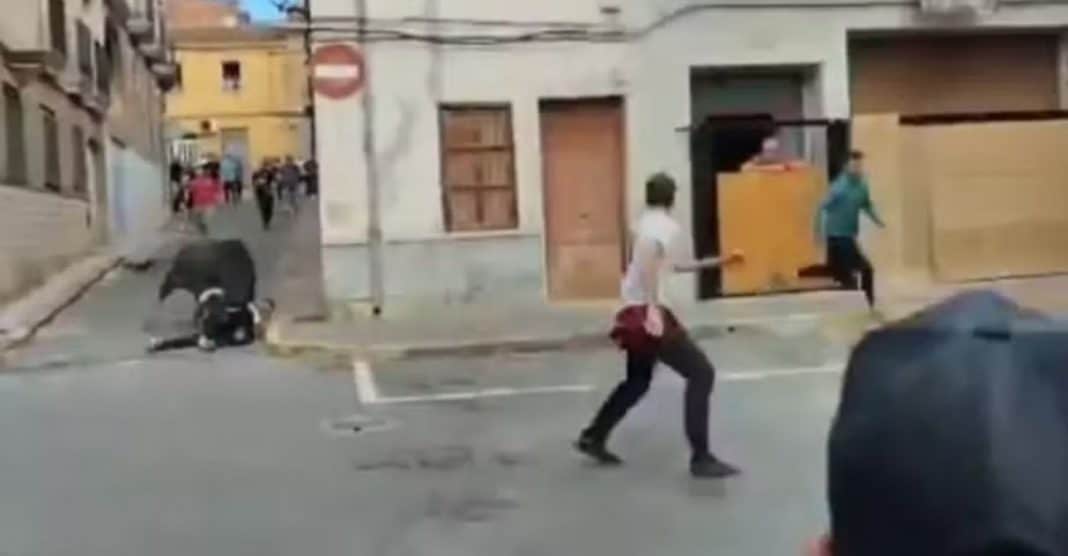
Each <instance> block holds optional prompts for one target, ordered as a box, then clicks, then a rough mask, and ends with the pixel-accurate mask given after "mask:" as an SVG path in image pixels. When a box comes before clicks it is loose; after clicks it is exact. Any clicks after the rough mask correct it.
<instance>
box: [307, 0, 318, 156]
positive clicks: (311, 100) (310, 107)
mask: <svg viewBox="0 0 1068 556" xmlns="http://www.w3.org/2000/svg"><path fill="white" fill-rule="evenodd" d="M311 14H312V0H305V2H304V67H305V72H306V73H307V74H308V90H307V92H306V94H307V95H308V96H307V98H306V99H304V100H305V101H306V102H307V104H306V105H305V108H306V109H307V114H306V116H307V117H308V133H309V134H310V137H308V148H309V149H310V150H309V151H308V156H309V157H310V158H313V159H315V160H318V159H319V151H318V148H319V147H318V144H317V141H318V139H317V138H316V136H315V88H314V82H315V78H314V77H313V76H312V72H311V57H312V15H311Z"/></svg>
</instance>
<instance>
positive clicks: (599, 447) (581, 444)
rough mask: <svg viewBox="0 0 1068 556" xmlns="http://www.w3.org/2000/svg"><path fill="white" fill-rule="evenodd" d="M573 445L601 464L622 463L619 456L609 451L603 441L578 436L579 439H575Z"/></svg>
mask: <svg viewBox="0 0 1068 556" xmlns="http://www.w3.org/2000/svg"><path fill="white" fill-rule="evenodd" d="M574 446H575V449H576V450H578V451H579V452H581V453H583V454H585V455H586V456H588V457H589V458H591V459H593V461H595V462H597V463H599V464H601V465H612V466H615V465H623V460H622V459H621V458H620V457H619V456H617V455H615V454H613V453H612V452H609V451H608V448H605V446H604V442H600V441H597V440H594V439H592V438H590V437H588V436H580V437H579V439H578V440H576V441H575V444H574Z"/></svg>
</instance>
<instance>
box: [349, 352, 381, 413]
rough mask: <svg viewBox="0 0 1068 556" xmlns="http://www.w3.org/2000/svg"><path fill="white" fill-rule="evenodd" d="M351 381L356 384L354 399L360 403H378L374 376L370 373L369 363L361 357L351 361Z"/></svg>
mask: <svg viewBox="0 0 1068 556" xmlns="http://www.w3.org/2000/svg"><path fill="white" fill-rule="evenodd" d="M352 383H353V384H354V385H355V386H356V399H358V400H360V403H361V404H364V405H370V404H373V403H378V401H379V400H380V397H379V396H378V385H376V384H375V377H374V375H373V374H371V364H370V363H368V362H367V361H365V360H363V359H355V360H353V362H352Z"/></svg>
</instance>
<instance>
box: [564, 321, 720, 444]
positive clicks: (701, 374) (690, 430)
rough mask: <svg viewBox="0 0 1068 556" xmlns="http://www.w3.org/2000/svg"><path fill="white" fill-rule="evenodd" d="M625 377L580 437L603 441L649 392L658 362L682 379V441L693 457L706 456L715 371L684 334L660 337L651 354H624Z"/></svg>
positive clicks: (679, 332)
mask: <svg viewBox="0 0 1068 556" xmlns="http://www.w3.org/2000/svg"><path fill="white" fill-rule="evenodd" d="M626 357H627V378H626V380H624V381H623V382H622V383H620V384H619V386H617V387H616V389H615V391H613V392H612V394H611V396H609V397H608V399H607V400H606V401H605V403H604V405H603V406H602V407H601V410H600V411H599V412H598V413H597V416H596V417H594V419H593V423H592V424H591V425H590V426H589V428H587V429H586V430H585V431H584V432H583V436H585V437H586V438H590V439H592V440H596V441H598V442H604V441H605V440H606V439H607V438H608V435H609V434H610V433H611V432H612V429H614V428H615V426H616V425H617V424H619V422H620V421H621V420H622V419H623V417H624V416H625V415H626V414H627V412H628V411H629V410H630V409H631V408H632V407H634V406H635V405H636V404H637V403H638V401H639V400H641V399H642V397H643V396H645V393H646V392H648V391H649V385H650V383H651V382H652V380H653V369H654V368H655V367H656V364H657V363H658V362H662V363H664V364H666V365H667V366H669V367H671V368H672V369H674V370H675V372H677V373H679V374H680V375H681V376H682V377H683V378H684V379H686V400H685V424H686V438H687V439H688V440H689V442H690V448H691V449H692V450H693V456H694V458H703V457H706V456H708V455H709V451H708V406H709V397H710V396H711V394H712V386H713V383H714V381H715V374H716V371H715V368H713V366H712V363H711V362H710V361H709V360H708V357H707V356H705V354H704V352H703V351H701V348H700V347H698V346H697V344H695V343H694V341H693V339H691V338H690V336H689V335H688V334H686V332H685V331H683V330H679V331H678V332H677V333H674V334H672V335H671V336H670V337H668V338H664V339H663V340H662V341H661V342H660V344H659V345H658V346H657V347H656V349H655V351H649V352H639V351H628V352H627V356H626Z"/></svg>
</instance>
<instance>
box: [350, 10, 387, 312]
mask: <svg viewBox="0 0 1068 556" xmlns="http://www.w3.org/2000/svg"><path fill="white" fill-rule="evenodd" d="M355 2H356V36H357V40H358V41H359V43H360V48H362V49H363V50H364V59H365V60H366V62H365V63H366V64H367V65H366V66H365V71H367V72H368V74H370V71H369V68H370V60H369V59H370V56H368V55H367V40H366V39H367V0H355ZM373 89H374V87H373V79H370V78H368V79H365V80H364V87H363V91H362V92H361V93H360V94H361V97H360V98H361V100H362V105H363V154H364V161H365V170H366V175H365V177H366V182H367V242H368V251H369V255H370V256H369V257H368V259H369V262H370V264H369V265H368V267H369V268H368V269H369V271H370V279H371V312H372V314H373V315H374V316H375V317H379V316H381V315H382V308H383V305H384V304H385V292H384V288H383V284H382V215H381V211H380V207H379V197H380V195H379V193H380V192H379V183H378V160H377V159H376V157H375V152H376V151H377V149H376V148H375V119H374V114H375V111H374V108H375V103H374V94H373V92H372V91H373Z"/></svg>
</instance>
